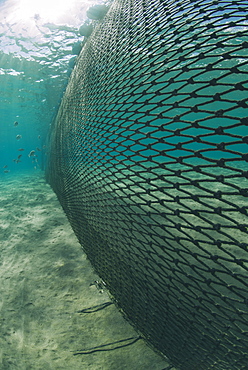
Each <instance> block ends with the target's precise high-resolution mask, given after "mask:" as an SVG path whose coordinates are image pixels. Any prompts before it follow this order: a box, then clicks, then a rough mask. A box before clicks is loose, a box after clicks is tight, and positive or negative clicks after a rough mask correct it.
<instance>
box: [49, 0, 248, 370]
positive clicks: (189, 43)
mask: <svg viewBox="0 0 248 370" xmlns="http://www.w3.org/2000/svg"><path fill="white" fill-rule="evenodd" d="M247 25H248V12H247V1H225V0H223V1H222V0H220V1H210V0H202V1H201V0H191V1H188V0H182V1H176V0H175V1H171V0H169V1H168V0H167V1H163V0H149V1H148V0H143V1H141V0H135V1H134V0H133V1H131V0H117V1H114V2H113V3H112V5H111V7H110V10H109V11H108V13H107V15H106V16H105V18H104V19H103V20H102V21H100V22H99V23H98V25H97V26H96V27H95V29H94V31H93V34H92V35H91V37H90V38H89V39H88V41H87V42H86V44H85V46H84V48H83V50H82V52H81V54H80V56H79V57H78V58H77V62H76V66H75V68H74V70H73V73H72V75H71V78H70V82H69V84H68V87H67V90H66V93H65V95H64V98H63V100H62V103H61V106H60V109H59V111H58V114H57V118H56V120H55V122H54V124H53V127H52V130H51V133H50V139H49V140H50V153H49V161H48V167H47V173H46V177H47V181H48V182H49V183H50V184H51V186H52V187H53V189H54V191H55V192H56V194H57V196H58V198H59V200H60V202H61V204H62V206H63V208H64V210H65V212H66V214H67V216H68V218H69V221H70V223H71V225H72V227H73V229H74V231H75V234H76V235H77V237H78V239H79V241H80V243H81V245H82V246H83V248H84V250H85V252H86V253H87V255H88V257H89V259H90V261H91V263H92V265H93V266H94V268H95V269H96V271H97V273H98V274H99V276H100V277H101V278H102V279H103V281H104V282H105V283H106V286H107V287H108V289H109V291H110V292H111V294H112V295H113V297H114V299H115V301H116V303H117V305H118V306H119V307H120V308H121V309H122V310H123V312H124V314H125V315H126V317H127V318H128V319H129V320H130V321H131V322H132V323H133V325H134V326H135V327H136V328H137V329H138V330H139V331H140V332H141V333H142V334H143V336H144V337H145V338H146V339H147V340H148V341H149V342H150V343H151V344H152V345H153V346H154V347H155V348H157V349H158V350H159V351H160V352H162V353H163V354H165V355H166V356H167V357H168V358H169V359H170V361H171V363H172V364H174V366H176V367H178V369H179V368H180V369H183V370H201V369H203V370H206V369H217V370H220V369H223V370H229V369H230V370H236V369H238V370H240V369H247V368H248V308H247V307H248V306H247V305H248V290H247V285H248V252H247V246H248V244H247V240H248V238H247V236H248V222H247V221H248V220H247V204H248V200H247V195H248V186H247V182H248V167H247V161H248V154H247V147H248V145H247V144H248V136H247V133H248V130H247V126H248V118H247V111H246V108H247V102H246V101H247V88H248V83H247V82H248V81H247V74H248V67H247V58H248V56H247V46H248V30H247Z"/></svg>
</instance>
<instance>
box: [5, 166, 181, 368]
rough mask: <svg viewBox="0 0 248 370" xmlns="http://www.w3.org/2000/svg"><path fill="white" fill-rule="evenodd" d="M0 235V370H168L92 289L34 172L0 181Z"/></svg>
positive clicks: (91, 276)
mask: <svg viewBox="0 0 248 370" xmlns="http://www.w3.org/2000/svg"><path fill="white" fill-rule="evenodd" d="M0 235H1V244H0V369H3V370H14V369H18V370H38V369H40V370H48V369H49V370H50V369H51V370H56V369H65V370H67V369H71V370H77V369H80V370H84V369H90V370H124V369H127V370H150V369H153V370H163V369H166V368H170V369H171V370H173V369H174V368H173V369H172V368H171V367H170V366H169V363H168V362H167V361H166V360H165V359H163V358H162V357H160V356H159V355H158V354H157V353H155V352H154V351H153V350H152V349H151V348H150V347H149V346H148V345H147V344H146V343H145V341H144V340H143V339H141V338H139V335H138V334H137V333H136V332H135V330H134V329H133V328H132V326H131V325H129V323H128V322H127V321H125V319H124V318H123V316H122V315H121V313H120V312H119V311H118V310H117V308H116V307H115V305H114V304H112V302H111V300H110V298H109V295H108V293H107V291H105V290H104V289H102V286H101V285H99V284H98V283H97V282H98V281H99V277H98V276H97V275H96V274H95V272H94V270H93V268H92V267H91V265H90V262H89V261H88V259H87V257H86V255H85V253H84V252H83V251H82V249H81V246H80V244H79V243H78V241H77V238H76V236H75V235H74V233H73V231H72V229H71V227H70V224H69V222H68V220H67V218H66V216H65V214H64V212H63V210H62V208H61V206H60V204H59V202H58V200H57V198H56V195H55V194H54V193H53V191H52V190H51V188H50V186H49V185H48V184H46V182H45V180H44V177H43V173H42V172H39V173H36V174H34V175H23V176H18V177H13V176H9V175H7V176H6V177H5V178H2V179H0ZM174 370H175V369H174Z"/></svg>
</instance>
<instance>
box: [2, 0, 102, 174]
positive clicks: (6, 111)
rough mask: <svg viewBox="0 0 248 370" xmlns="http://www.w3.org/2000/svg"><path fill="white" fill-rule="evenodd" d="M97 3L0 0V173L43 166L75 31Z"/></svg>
mask: <svg viewBox="0 0 248 370" xmlns="http://www.w3.org/2000/svg"><path fill="white" fill-rule="evenodd" d="M95 3H96V1H92V0H85V1H80V0H70V1H63V2H61V1H58V0H50V1H48V0H43V1H41V0H35V1H31V0H4V1H3V0H0V177H3V176H10V175H12V174H16V173H20V172H23V171H25V172H26V171H31V172H32V171H34V170H35V169H38V168H42V167H43V165H44V161H45V155H46V154H45V152H46V146H45V145H46V136H47V133H48V131H49V127H50V125H51V122H52V120H53V118H54V116H55V115H56V112H57V109H58V106H59V103H60V100H61V98H62V96H63V92H64V90H65V87H66V85H67V82H68V78H69V75H70V73H71V70H72V67H73V58H75V54H77V53H78V42H81V41H82V40H83V37H82V36H80V34H79V31H78V30H79V27H80V26H81V25H82V23H84V21H85V20H86V19H87V16H86V11H87V9H88V8H89V7H90V6H91V5H92V4H95ZM97 3H101V1H97ZM17 135H21V138H19V139H18V136H17ZM19 149H24V150H21V151H20V150H19ZM33 150H35V153H34V155H31V156H29V154H30V152H31V151H33ZM31 154H32V153H31ZM18 156H21V157H19V158H18ZM6 166H7V167H6ZM8 171H9V172H8Z"/></svg>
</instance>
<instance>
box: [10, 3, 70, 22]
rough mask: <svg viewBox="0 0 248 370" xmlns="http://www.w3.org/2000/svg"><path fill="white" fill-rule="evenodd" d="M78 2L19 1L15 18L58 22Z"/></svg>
mask: <svg viewBox="0 0 248 370" xmlns="http://www.w3.org/2000/svg"><path fill="white" fill-rule="evenodd" d="M76 2H77V0H63V1H61V0H17V2H16V5H17V6H18V9H16V13H15V16H16V18H17V19H22V20H25V19H26V20H27V19H30V18H35V19H37V20H38V19H42V20H46V21H49V22H56V21H58V19H59V18H60V17H61V16H63V15H64V14H65V13H66V12H67V11H68V10H69V9H70V8H71V7H72V5H74V3H76Z"/></svg>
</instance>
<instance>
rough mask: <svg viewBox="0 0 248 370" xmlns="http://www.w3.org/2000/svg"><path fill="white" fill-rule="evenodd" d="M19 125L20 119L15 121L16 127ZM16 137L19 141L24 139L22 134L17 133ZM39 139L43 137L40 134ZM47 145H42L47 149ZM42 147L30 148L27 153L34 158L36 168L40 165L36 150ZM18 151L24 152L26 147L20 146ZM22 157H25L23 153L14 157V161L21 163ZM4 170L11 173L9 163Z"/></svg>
mask: <svg viewBox="0 0 248 370" xmlns="http://www.w3.org/2000/svg"><path fill="white" fill-rule="evenodd" d="M18 125H19V122H18V121H14V127H17V126H18ZM15 138H16V140H17V141H19V140H21V139H22V135H20V134H17V135H16V137H15ZM38 139H39V140H40V139H41V136H40V135H38ZM45 147H46V146H45V145H43V146H42V149H45ZM42 149H40V148H39V147H36V148H35V150H30V152H29V154H28V155H27V156H28V157H29V158H30V157H31V158H32V163H34V164H35V166H34V169H36V168H37V165H39V163H38V157H37V155H36V152H41V151H42ZM17 151H18V152H23V151H25V149H24V148H19V149H17ZM22 157H23V155H22V154H18V156H17V158H14V159H13V162H15V163H20V162H21V158H22ZM3 172H4V173H9V172H10V169H9V166H8V165H7V164H6V165H4V166H3Z"/></svg>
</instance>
